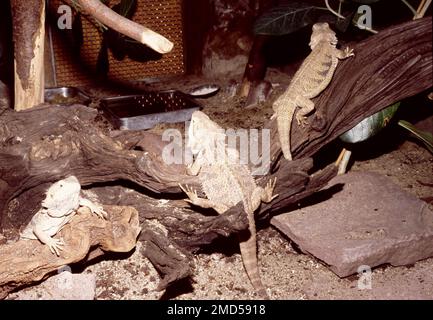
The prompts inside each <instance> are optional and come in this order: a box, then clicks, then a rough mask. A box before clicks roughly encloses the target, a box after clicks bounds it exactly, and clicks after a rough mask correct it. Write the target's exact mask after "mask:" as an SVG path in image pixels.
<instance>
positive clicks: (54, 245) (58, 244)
mask: <svg viewBox="0 0 433 320" xmlns="http://www.w3.org/2000/svg"><path fill="white" fill-rule="evenodd" d="M46 245H47V246H48V248H50V251H51V253H53V254H55V255H56V256H60V251H62V250H63V246H64V245H65V243H64V242H63V239H54V238H50V240H49V241H48V242H47V243H46Z"/></svg>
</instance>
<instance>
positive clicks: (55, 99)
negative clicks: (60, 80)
mask: <svg viewBox="0 0 433 320" xmlns="http://www.w3.org/2000/svg"><path fill="white" fill-rule="evenodd" d="M90 101H91V99H90V97H89V96H88V95H86V94H85V93H84V92H83V91H81V90H80V89H78V88H75V87H58V88H47V89H45V102H46V103H51V104H59V105H72V104H84V105H88V104H89V103H90Z"/></svg>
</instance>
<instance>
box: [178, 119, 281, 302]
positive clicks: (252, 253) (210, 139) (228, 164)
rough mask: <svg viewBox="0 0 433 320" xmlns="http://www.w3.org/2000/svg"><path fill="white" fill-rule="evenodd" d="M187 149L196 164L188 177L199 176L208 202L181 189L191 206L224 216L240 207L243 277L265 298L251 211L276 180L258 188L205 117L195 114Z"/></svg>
mask: <svg viewBox="0 0 433 320" xmlns="http://www.w3.org/2000/svg"><path fill="white" fill-rule="evenodd" d="M188 146H189V148H190V149H191V151H192V154H193V155H194V156H195V160H194V162H193V163H192V165H190V166H189V167H188V173H189V174H190V175H198V177H199V179H200V182H201V186H202V190H203V192H204V193H205V194H206V196H207V199H204V198H199V197H198V195H197V192H196V191H195V190H193V189H191V188H189V187H188V186H185V187H183V186H180V187H181V188H182V190H183V191H184V192H185V193H186V194H187V196H188V198H189V200H186V201H188V202H190V203H192V204H194V205H197V206H200V207H203V208H213V209H214V210H215V211H217V212H218V213H219V214H221V213H224V212H225V211H227V210H228V209H229V208H231V207H233V206H235V205H236V204H237V203H239V202H241V201H242V203H243V208H244V210H245V212H246V214H247V217H248V224H249V232H250V236H249V238H248V239H247V240H241V239H240V243H239V246H240V251H241V256H242V260H243V264H244V267H245V270H246V273H247V275H248V277H249V279H250V281H251V283H252V285H253V287H254V288H255V290H256V291H257V292H258V294H259V295H260V296H261V297H263V298H268V294H267V292H266V289H265V287H264V286H263V284H262V281H261V278H260V275H259V269H258V264H257V243H256V227H255V221H254V211H255V210H256V209H257V208H258V207H259V206H260V203H261V202H262V201H263V202H270V201H272V200H273V199H274V198H275V197H277V196H278V195H272V192H273V189H274V187H275V182H276V179H274V180H273V181H268V183H267V185H266V187H265V188H262V187H259V186H257V184H256V182H255V181H254V178H253V176H252V175H251V172H250V170H249V168H248V166H247V165H245V164H240V159H239V153H238V151H237V150H236V149H233V148H227V146H226V143H225V134H224V132H223V129H222V128H221V127H220V126H219V125H218V124H216V123H215V122H213V121H212V120H211V119H210V118H209V117H208V116H207V115H206V114H204V113H203V112H201V111H195V112H194V113H193V114H192V118H191V124H190V126H189V130H188Z"/></svg>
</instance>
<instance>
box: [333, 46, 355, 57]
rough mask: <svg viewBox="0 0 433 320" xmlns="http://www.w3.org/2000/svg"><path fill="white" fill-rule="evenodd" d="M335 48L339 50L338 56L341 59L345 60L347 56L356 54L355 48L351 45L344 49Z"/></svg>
mask: <svg viewBox="0 0 433 320" xmlns="http://www.w3.org/2000/svg"><path fill="white" fill-rule="evenodd" d="M335 50H337V54H336V57H337V58H338V59H340V60H344V59H346V58H349V57H353V56H355V53H354V52H353V49H350V48H349V47H346V48H344V50H339V49H335Z"/></svg>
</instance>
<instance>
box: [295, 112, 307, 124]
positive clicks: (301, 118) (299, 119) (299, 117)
mask: <svg viewBox="0 0 433 320" xmlns="http://www.w3.org/2000/svg"><path fill="white" fill-rule="evenodd" d="M296 122H297V123H298V126H301V127H305V126H307V125H308V121H307V117H306V116H303V115H301V114H299V113H297V114H296Z"/></svg>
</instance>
